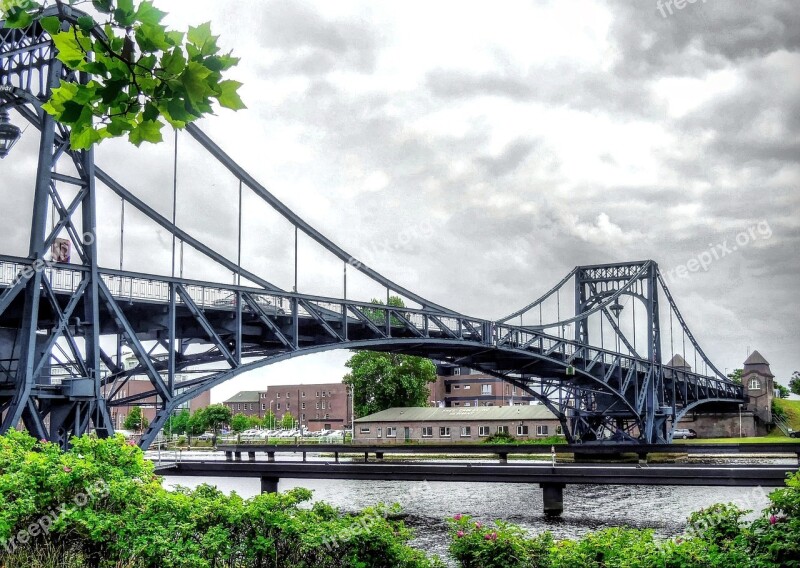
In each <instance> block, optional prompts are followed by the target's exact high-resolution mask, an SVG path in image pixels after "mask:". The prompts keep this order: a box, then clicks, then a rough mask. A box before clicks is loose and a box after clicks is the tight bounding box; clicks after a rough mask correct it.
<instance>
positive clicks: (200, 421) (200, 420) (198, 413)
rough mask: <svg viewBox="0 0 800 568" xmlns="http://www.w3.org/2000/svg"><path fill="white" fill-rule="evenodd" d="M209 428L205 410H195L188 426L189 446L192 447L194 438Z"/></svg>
mask: <svg viewBox="0 0 800 568" xmlns="http://www.w3.org/2000/svg"><path fill="white" fill-rule="evenodd" d="M206 428H208V420H206V413H205V409H204V408H198V409H197V410H195V411H194V412H193V413H192V415H191V417H190V418H189V422H188V423H187V424H186V434H187V436H188V437H189V445H190V446H191V445H192V436H199V435H200V434H202V433H203V432H205V431H206Z"/></svg>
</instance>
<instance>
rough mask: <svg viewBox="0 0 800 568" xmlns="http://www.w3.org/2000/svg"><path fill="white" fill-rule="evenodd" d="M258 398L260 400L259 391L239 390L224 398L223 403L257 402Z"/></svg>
mask: <svg viewBox="0 0 800 568" xmlns="http://www.w3.org/2000/svg"><path fill="white" fill-rule="evenodd" d="M259 400H261V393H260V392H259V391H239V392H237V393H236V394H235V395H233V396H232V397H230V398H229V399H228V400H226V401H225V403H227V404H230V403H234V404H235V403H237V402H258V401H259Z"/></svg>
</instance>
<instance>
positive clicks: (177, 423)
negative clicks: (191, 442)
mask: <svg viewBox="0 0 800 568" xmlns="http://www.w3.org/2000/svg"><path fill="white" fill-rule="evenodd" d="M190 418H191V414H190V413H189V410H187V409H186V408H184V409H183V410H181V411H180V412H179V413H178V414H175V415H173V416H170V417H169V420H167V424H166V425H165V426H164V430H165V431H166V432H167V433H169V434H178V435H180V434H185V433H186V429H187V428H188V427H189V419H190Z"/></svg>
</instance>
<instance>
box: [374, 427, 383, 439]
mask: <svg viewBox="0 0 800 568" xmlns="http://www.w3.org/2000/svg"><path fill="white" fill-rule="evenodd" d="M382 432H383V428H378V429H377V430H376V433H375V435H376V436H377V437H378V438H380V437H381V433H382Z"/></svg>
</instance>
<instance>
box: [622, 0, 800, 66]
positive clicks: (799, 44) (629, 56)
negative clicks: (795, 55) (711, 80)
mask: <svg viewBox="0 0 800 568" xmlns="http://www.w3.org/2000/svg"><path fill="white" fill-rule="evenodd" d="M668 4H669V5H670V6H672V8H671V14H670V9H668V8H666V5H668ZM683 5H684V7H683V8H682V9H676V8H675V7H674V5H673V2H668V1H667V0H662V1H660V2H659V0H647V1H645V2H638V1H637V2H608V6H609V9H610V10H611V12H612V14H613V23H612V26H611V30H610V32H609V39H611V41H612V42H613V43H614V44H615V45H616V47H617V53H618V56H619V60H618V61H617V63H616V72H617V73H619V74H621V75H630V76H636V77H642V78H645V79H652V78H653V77H657V76H668V75H690V76H700V75H703V74H705V73H706V72H707V71H708V70H709V69H719V68H721V67H724V66H727V65H729V64H732V63H739V62H741V61H743V60H748V59H754V58H763V57H765V56H768V55H769V54H771V53H774V52H776V51H780V50H788V51H794V52H796V51H798V49H800V11H798V10H797V3H796V2H794V1H793V0H771V1H770V0H767V1H756V0H748V1H737V2H725V1H723V0H697V1H696V2H693V3H688V2H684V3H683ZM659 6H664V10H663V11H662V10H661V9H660V8H659ZM664 14H666V16H665V15H664Z"/></svg>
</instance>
